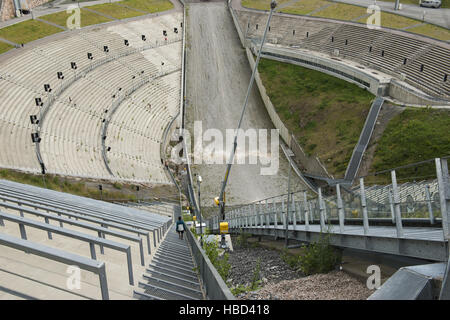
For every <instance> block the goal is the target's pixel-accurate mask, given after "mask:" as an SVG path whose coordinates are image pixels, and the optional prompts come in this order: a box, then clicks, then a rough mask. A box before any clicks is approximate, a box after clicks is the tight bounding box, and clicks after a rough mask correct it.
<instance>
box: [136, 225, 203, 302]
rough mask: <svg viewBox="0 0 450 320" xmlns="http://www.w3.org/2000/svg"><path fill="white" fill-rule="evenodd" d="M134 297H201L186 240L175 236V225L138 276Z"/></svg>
mask: <svg viewBox="0 0 450 320" xmlns="http://www.w3.org/2000/svg"><path fill="white" fill-rule="evenodd" d="M142 278H143V281H139V288H141V289H144V291H136V290H135V291H134V297H135V298H137V299H140V300H203V299H204V294H203V292H202V289H201V285H200V282H199V278H198V276H197V273H196V272H195V264H194V261H193V259H192V255H191V250H190V248H189V245H188V242H187V240H186V235H185V236H184V239H183V240H181V239H179V238H178V234H177V233H176V232H175V224H173V225H172V227H171V228H170V230H169V231H168V232H167V235H166V237H165V238H164V240H163V242H162V243H161V245H160V246H159V248H158V250H157V251H156V253H155V256H154V257H153V258H152V262H151V263H150V265H149V266H148V268H147V269H146V272H145V273H144V274H143V275H142Z"/></svg>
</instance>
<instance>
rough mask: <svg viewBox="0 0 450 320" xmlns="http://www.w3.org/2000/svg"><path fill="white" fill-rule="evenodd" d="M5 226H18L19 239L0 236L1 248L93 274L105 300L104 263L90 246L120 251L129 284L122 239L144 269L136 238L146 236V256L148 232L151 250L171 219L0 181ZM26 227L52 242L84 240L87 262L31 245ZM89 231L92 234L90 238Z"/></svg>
mask: <svg viewBox="0 0 450 320" xmlns="http://www.w3.org/2000/svg"><path fill="white" fill-rule="evenodd" d="M6 211H7V212H8V213H7V212H6ZM25 215H27V217H25ZM32 216H35V217H38V218H44V222H41V221H38V220H36V219H32V218H31V217H32ZM52 221H55V222H57V223H59V226H57V225H54V224H51V222H52ZM5 222H8V223H9V228H11V223H16V224H17V225H18V226H19V231H20V237H21V239H20V238H15V237H12V236H10V235H8V234H3V233H0V245H5V246H8V247H11V248H16V249H19V250H22V251H24V252H27V253H32V254H35V255H39V256H42V257H45V258H48V259H51V260H54V261H59V262H63V263H68V264H71V265H77V266H79V267H80V268H81V269H85V270H88V271H92V272H94V273H96V274H98V275H99V277H100V289H101V292H102V298H103V299H108V298H109V294H108V287H107V282H106V277H107V275H106V271H105V264H104V263H103V262H100V261H98V255H97V254H96V250H95V245H98V246H99V247H100V253H101V254H105V252H104V248H109V249H112V250H114V251H119V252H123V253H125V255H126V260H127V264H126V268H127V270H128V283H129V284H130V285H132V286H133V285H134V283H135V280H134V275H133V263H132V248H131V245H130V244H129V243H122V240H124V242H132V243H136V244H137V245H138V246H137V248H136V250H138V251H139V252H137V251H136V253H135V255H137V256H138V257H139V258H140V263H139V265H141V266H145V255H144V247H143V241H142V238H141V236H145V237H147V247H148V253H149V254H150V253H151V243H150V236H149V235H150V232H151V233H153V245H154V246H155V247H156V245H157V244H158V243H159V242H160V241H161V238H162V237H163V235H164V233H165V232H166V231H167V230H168V228H169V225H170V224H171V223H172V217H167V216H161V215H158V214H153V213H148V212H147V213H146V212H143V211H141V210H136V209H133V208H128V207H126V206H117V205H114V204H110V203H106V202H102V201H98V200H93V199H88V198H83V197H78V196H74V195H70V194H64V193H60V192H56V191H52V190H47V189H41V188H38V187H34V186H29V185H22V184H19V183H15V182H11V181H5V180H0V226H5ZM66 225H67V226H69V225H70V226H75V227H76V229H71V228H67V226H66ZM27 229H30V230H32V229H37V230H42V231H44V232H46V233H47V237H48V239H49V240H51V241H55V240H54V239H53V234H58V235H61V236H63V237H64V238H68V239H69V238H70V239H71V241H73V240H75V241H77V242H78V241H81V242H86V243H88V244H89V249H90V259H89V258H87V257H81V256H78V255H76V254H72V253H70V252H66V251H62V250H59V249H55V248H53V247H48V246H45V245H41V244H38V243H34V242H32V241H30V240H28V239H27V238H28V236H27V231H26V230H27ZM6 230H11V229H6ZM84 230H86V231H90V232H91V234H89V233H85V231H84ZM92 231H94V232H96V233H97V235H94V234H92ZM33 232H34V231H33ZM105 235H110V236H112V237H114V240H110V239H106V238H105ZM32 238H34V237H32ZM69 250H70V249H69ZM133 250H134V249H133ZM118 263H120V262H118Z"/></svg>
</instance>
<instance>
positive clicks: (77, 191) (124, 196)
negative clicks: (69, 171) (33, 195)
mask: <svg viewBox="0 0 450 320" xmlns="http://www.w3.org/2000/svg"><path fill="white" fill-rule="evenodd" d="M0 179H5V180H10V181H15V182H19V183H25V184H29V185H33V186H37V187H41V188H46V189H50V190H55V191H61V192H67V193H71V194H74V195H77V196H82V197H88V198H93V199H100V198H103V199H108V200H130V201H131V200H136V196H135V195H133V194H130V193H125V192H119V191H117V192H114V191H108V190H106V189H105V188H103V192H102V194H100V191H99V190H98V189H97V188H92V187H88V186H87V185H86V183H84V182H73V181H70V180H69V179H67V178H62V177H58V176H56V175H50V174H46V175H45V179H43V177H42V175H36V174H30V173H24V172H19V171H13V170H9V169H0Z"/></svg>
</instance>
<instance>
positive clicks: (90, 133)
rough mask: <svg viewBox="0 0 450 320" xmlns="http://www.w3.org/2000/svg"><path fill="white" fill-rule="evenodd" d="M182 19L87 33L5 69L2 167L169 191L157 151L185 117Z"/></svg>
mask: <svg viewBox="0 0 450 320" xmlns="http://www.w3.org/2000/svg"><path fill="white" fill-rule="evenodd" d="M182 18H183V17H182V14H181V13H171V14H164V15H161V16H158V17H153V18H145V19H140V20H136V21H131V22H127V23H122V24H117V25H112V26H109V27H95V28H92V29H89V30H82V31H80V32H77V33H73V34H69V35H68V36H66V37H63V38H62V39H57V40H54V41H50V42H47V43H45V44H40V45H38V46H36V47H34V48H30V49H20V50H22V52H19V53H18V54H17V55H15V56H14V57H11V58H9V59H7V60H6V61H2V62H1V63H0V75H1V79H0V96H1V97H2V99H3V103H2V106H1V107H0V109H1V112H0V121H1V126H0V127H1V129H0V130H1V133H0V166H1V167H7V168H15V169H20V170H24V171H30V172H41V171H42V168H41V165H40V161H39V160H38V158H39V157H40V158H41V161H42V162H43V164H44V166H45V172H46V173H54V174H61V175H70V176H81V177H91V178H102V179H110V180H114V179H125V180H128V181H134V182H151V183H170V180H169V178H168V177H167V176H166V173H165V172H164V166H163V163H162V161H161V155H160V144H161V142H162V140H163V133H164V130H165V128H166V126H167V125H168V124H169V123H170V121H171V120H172V118H173V117H174V116H175V115H176V114H177V113H178V108H179V99H180V77H181V45H182V42H181V37H182V32H181V30H182ZM88 54H89V55H90V57H91V58H92V59H89V58H88ZM73 63H75V65H76V69H75V68H73V67H74V65H73ZM58 72H61V74H60V76H59V77H58ZM44 85H49V88H50V89H51V91H50V92H49V90H48V87H47V89H46V88H44ZM36 98H39V99H40V101H36V100H35V99H36ZM114 103H116V104H114ZM113 106H115V107H114V110H113ZM33 115H34V116H36V120H38V121H39V123H38V124H36V121H35V124H32V121H31V119H30V116H33ZM106 124H107V128H106V127H104V126H105V125H106ZM105 128H106V129H107V130H105ZM33 133H38V134H39V136H38V137H37V138H38V141H40V142H38V143H39V148H38V152H36V148H35V143H33V141H32V137H31V135H32V134H33ZM39 139H40V140H39ZM104 149H105V150H104Z"/></svg>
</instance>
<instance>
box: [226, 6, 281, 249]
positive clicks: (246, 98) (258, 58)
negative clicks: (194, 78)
mask: <svg viewBox="0 0 450 320" xmlns="http://www.w3.org/2000/svg"><path fill="white" fill-rule="evenodd" d="M276 6H277V3H276V1H275V0H272V2H271V3H270V13H269V18H268V19H267V24H266V29H265V30H264V35H263V38H262V40H261V45H260V48H259V51H258V55H257V57H256V62H255V66H254V67H253V72H252V77H251V78H250V83H249V85H248V89H247V95H246V97H245V102H244V106H243V108H242V112H241V117H240V119H239V123H238V126H237V129H236V135H235V136H234V143H233V150H232V151H231V154H230V159H229V161H228V164H227V170H226V172H225V177H224V179H223V182H222V189H221V191H220V195H219V199H218V202H219V208H220V212H219V214H220V218H221V220H225V201H224V195H225V188H226V186H227V182H228V177H229V176H230V171H231V165H232V163H233V160H234V155H235V152H236V148H237V138H238V137H237V135H238V132H239V129H240V127H241V124H242V119H243V117H244V114H245V109H246V108H247V104H248V99H249V96H250V92H251V89H252V87H253V82H254V80H255V74H256V71H257V70H258V64H259V60H260V58H261V52H262V49H263V46H264V42H265V41H266V36H267V31H268V29H269V25H270V20H271V19H272V15H273V12H274V10H275V8H276ZM221 244H222V246H224V245H225V235H224V234H222V238H221Z"/></svg>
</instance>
